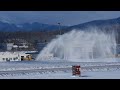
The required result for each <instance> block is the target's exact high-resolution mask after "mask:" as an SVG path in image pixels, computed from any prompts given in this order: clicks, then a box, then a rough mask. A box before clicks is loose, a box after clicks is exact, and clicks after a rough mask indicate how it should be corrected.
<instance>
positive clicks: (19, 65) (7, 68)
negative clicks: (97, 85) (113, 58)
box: [0, 60, 120, 79]
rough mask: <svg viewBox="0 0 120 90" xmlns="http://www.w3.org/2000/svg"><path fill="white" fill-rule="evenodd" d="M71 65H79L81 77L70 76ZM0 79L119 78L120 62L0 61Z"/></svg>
mask: <svg viewBox="0 0 120 90" xmlns="http://www.w3.org/2000/svg"><path fill="white" fill-rule="evenodd" d="M72 65H80V66H81V77H79V76H72ZM0 79H120V62H69V61H57V60H56V61H22V62H21V61H16V62H0Z"/></svg>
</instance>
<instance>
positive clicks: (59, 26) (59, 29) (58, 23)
mask: <svg viewBox="0 0 120 90" xmlns="http://www.w3.org/2000/svg"><path fill="white" fill-rule="evenodd" d="M58 25H59V31H60V35H61V29H60V23H58Z"/></svg>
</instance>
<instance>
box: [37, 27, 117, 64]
mask: <svg viewBox="0 0 120 90" xmlns="http://www.w3.org/2000/svg"><path fill="white" fill-rule="evenodd" d="M115 53H116V40H115V34H114V33H104V32H102V31H101V30H98V28H89V31H88V30H72V31H71V32H68V33H66V34H63V35H61V36H59V37H57V38H56V39H54V40H52V41H51V42H50V43H49V44H48V45H47V46H46V47H45V48H43V50H42V51H41V52H40V54H39V55H38V56H37V58H36V59H37V60H56V59H59V60H67V61H73V62H74V61H78V62H92V61H93V62H97V61H99V62H102V61H104V60H105V58H109V57H113V56H114V55H115ZM107 60H108V59H107ZM110 60H111V59H110ZM112 60H113V59H112Z"/></svg>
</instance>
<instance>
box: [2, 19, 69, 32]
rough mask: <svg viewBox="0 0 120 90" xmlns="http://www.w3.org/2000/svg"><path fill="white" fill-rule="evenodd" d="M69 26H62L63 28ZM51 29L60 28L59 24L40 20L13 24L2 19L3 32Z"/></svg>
mask: <svg viewBox="0 0 120 90" xmlns="http://www.w3.org/2000/svg"><path fill="white" fill-rule="evenodd" d="M66 27H67V26H60V28H61V29H64V28H66ZM49 30H50V31H51V30H59V25H49V24H43V23H38V22H33V23H23V24H12V23H7V22H3V21H0V31H3V32H15V31H49Z"/></svg>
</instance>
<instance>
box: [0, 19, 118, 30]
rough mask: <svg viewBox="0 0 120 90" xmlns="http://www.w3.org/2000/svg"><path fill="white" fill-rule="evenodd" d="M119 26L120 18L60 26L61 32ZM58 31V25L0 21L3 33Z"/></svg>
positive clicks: (0, 28)
mask: <svg viewBox="0 0 120 90" xmlns="http://www.w3.org/2000/svg"><path fill="white" fill-rule="evenodd" d="M116 24H117V25H119V24H120V17H118V18H114V19H107V20H94V21H90V22H86V23H82V24H78V25H74V26H60V29H61V30H72V29H84V28H87V27H94V26H97V27H104V26H111V25H116ZM53 30H59V25H50V24H44V23H39V22H33V23H23V24H13V23H10V22H3V21H0V31H3V32H15V31H53Z"/></svg>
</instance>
